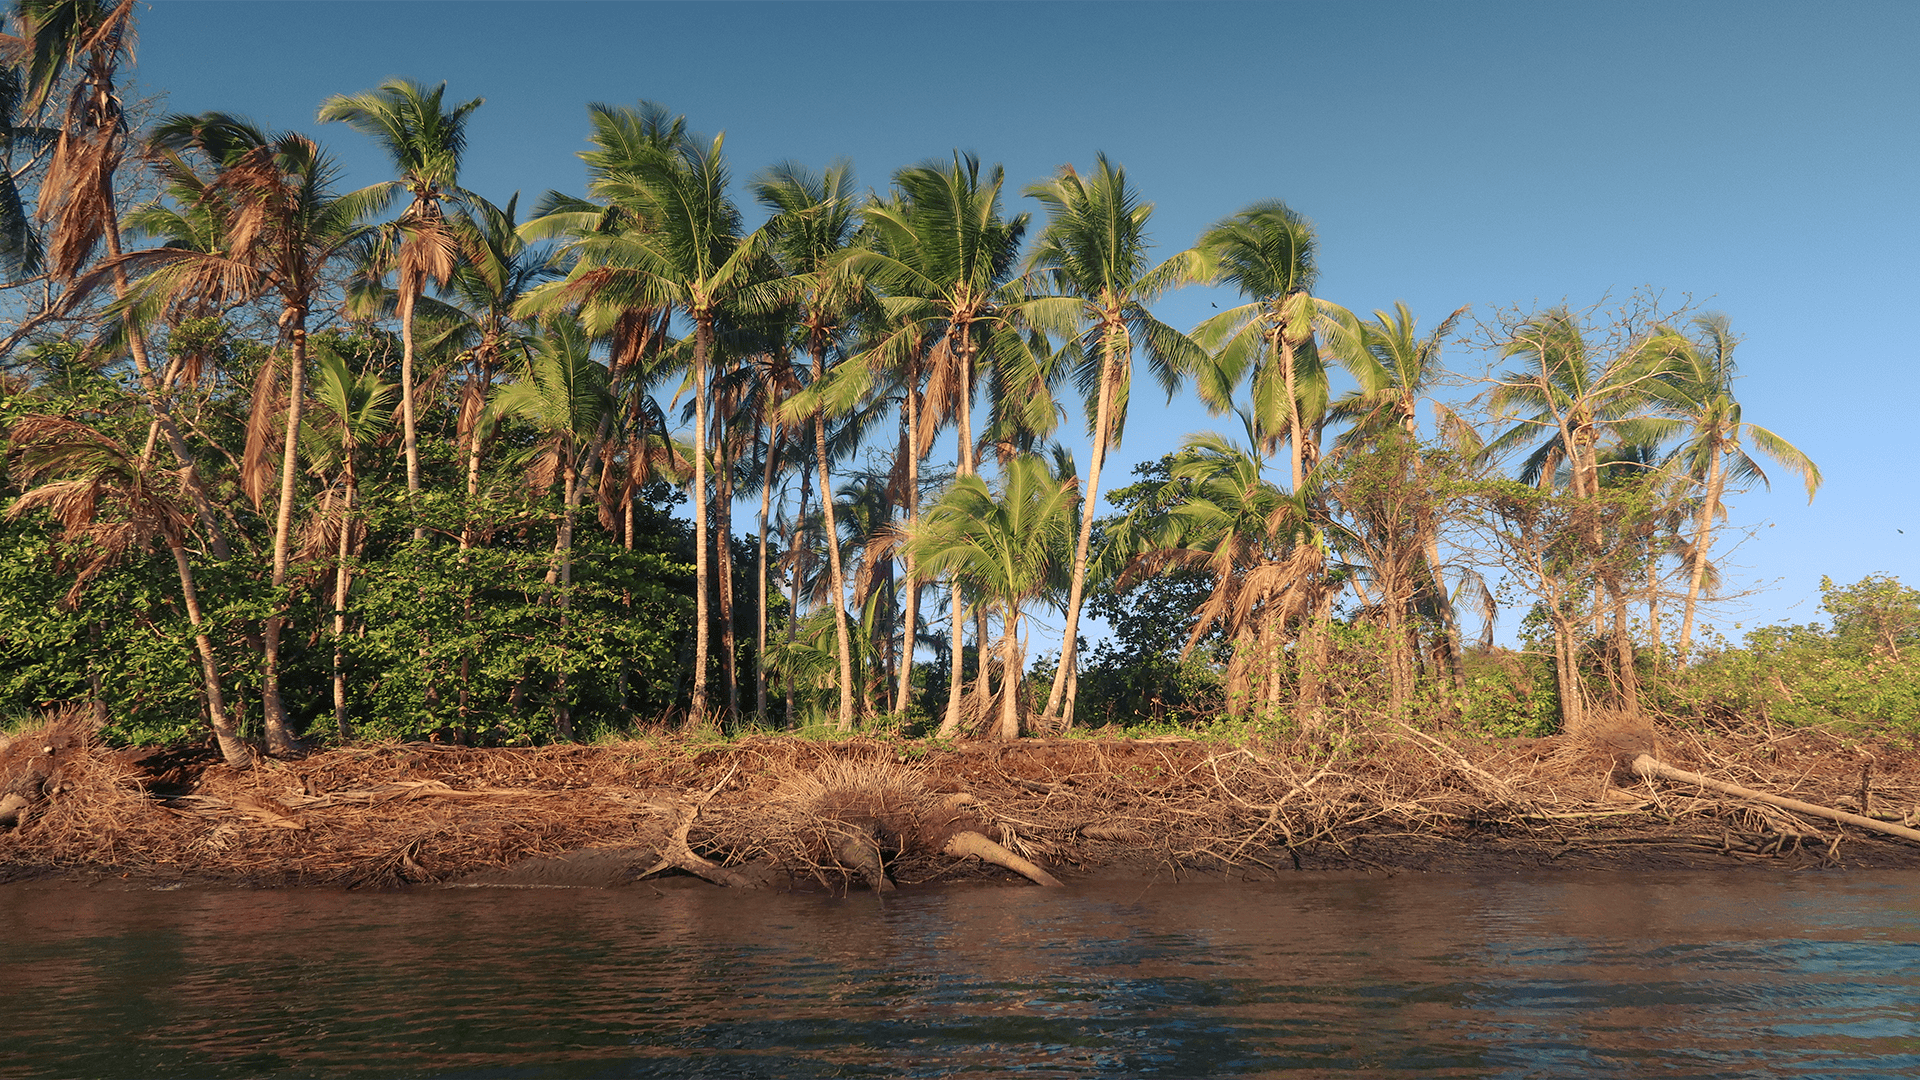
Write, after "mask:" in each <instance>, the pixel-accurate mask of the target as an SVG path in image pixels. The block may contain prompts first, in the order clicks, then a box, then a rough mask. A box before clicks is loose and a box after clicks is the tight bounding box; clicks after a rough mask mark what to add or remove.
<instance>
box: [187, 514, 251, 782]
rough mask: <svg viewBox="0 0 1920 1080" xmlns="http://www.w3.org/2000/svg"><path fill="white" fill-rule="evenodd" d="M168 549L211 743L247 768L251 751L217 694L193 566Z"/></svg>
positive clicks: (223, 755) (214, 662)
mask: <svg viewBox="0 0 1920 1080" xmlns="http://www.w3.org/2000/svg"><path fill="white" fill-rule="evenodd" d="M167 547H168V549H169V550H171V551H172V552H173V566H174V569H175V570H176V571H178V572H179V575H180V596H181V599H182V600H184V601H185V603H186V607H187V622H188V623H189V624H190V625H191V626H192V627H193V647H194V650H195V651H196V652H198V653H199V655H200V676H201V679H202V681H203V682H204V683H205V685H206V689H207V718H208V721H209V722H210V723H211V724H212V726H213V738H214V741H215V742H217V743H219V744H220V756H221V758H222V759H224V760H225V761H226V763H227V764H228V765H231V766H233V767H234V768H236V769H244V768H247V767H248V766H250V765H252V764H253V761H254V754H253V747H251V746H249V745H247V741H246V740H245V739H242V738H241V737H240V732H239V731H238V730H236V729H235V727H234V724H233V719H232V718H231V717H230V716H228V715H227V702H226V698H225V697H224V696H223V695H222V694H221V692H220V662H219V660H218V659H217V658H215V656H214V655H213V642H212V641H211V640H209V639H208V637H207V631H206V628H205V617H204V616H203V615H202V614H201V611H200V592H199V590H198V589H196V588H194V584H193V563H192V562H191V561H189V560H188V558H187V549H186V548H185V547H183V546H181V545H180V544H179V542H177V541H174V542H170V543H168V545H167Z"/></svg>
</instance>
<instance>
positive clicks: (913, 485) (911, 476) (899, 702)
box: [893, 361, 920, 714]
mask: <svg viewBox="0 0 1920 1080" xmlns="http://www.w3.org/2000/svg"><path fill="white" fill-rule="evenodd" d="M919 370H920V369H919V364H917V363H915V362H912V361H909V362H908V364H907V446H906V452H907V505H906V511H907V529H908V531H909V532H911V531H912V529H913V527H914V525H915V524H916V523H918V522H919V520H920V391H919V382H920V378H919ZM902 578H903V580H904V581H905V582H906V595H905V596H903V597H901V608H902V611H901V620H900V622H901V628H900V691H899V694H898V695H897V696H896V697H895V698H894V707H893V711H894V712H897V713H903V714H904V713H905V712H906V711H907V706H909V705H911V704H913V650H914V632H915V631H916V630H917V629H918V628H919V627H918V625H917V624H918V623H919V621H920V579H919V578H917V577H915V576H914V571H913V558H912V557H911V556H908V557H907V559H906V566H905V572H904V574H903V575H902Z"/></svg>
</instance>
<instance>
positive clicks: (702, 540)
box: [687, 313, 713, 724]
mask: <svg viewBox="0 0 1920 1080" xmlns="http://www.w3.org/2000/svg"><path fill="white" fill-rule="evenodd" d="M712 344H713V316H712V315H710V314H705V313H702V314H699V315H696V316H695V318H694V329H693V597H694V599H693V608H694V615H693V700H692V703H691V705H689V707H688V710H687V722H688V723H689V724H701V723H704V722H706V719H707V573H708V567H707V350H708V349H709V348H710V347H711V346H712Z"/></svg>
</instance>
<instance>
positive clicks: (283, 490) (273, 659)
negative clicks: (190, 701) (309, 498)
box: [261, 307, 307, 755]
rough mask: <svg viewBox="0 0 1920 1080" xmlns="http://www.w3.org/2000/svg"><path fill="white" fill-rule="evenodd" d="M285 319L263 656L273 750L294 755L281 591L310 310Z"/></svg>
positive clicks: (296, 742) (294, 311)
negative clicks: (283, 403) (282, 430)
mask: <svg viewBox="0 0 1920 1080" xmlns="http://www.w3.org/2000/svg"><path fill="white" fill-rule="evenodd" d="M286 314H287V318H286V321H287V322H290V323H291V324H292V329H291V333H290V336H291V337H292V339H293V350H292V354H293V360H292V368H293V372H292V378H291V379H290V380H289V389H288V397H287V431H286V446H285V448H284V450H283V451H282V453H281V456H280V506H279V509H278V510H277V511H276V513H275V514H274V522H273V578H272V585H273V589H274V592H275V594H276V595H275V596H274V600H273V604H274V608H273V612H272V613H271V614H269V615H268V616H267V619H266V626H265V628H264V629H265V633H264V635H263V636H264V639H265V640H264V653H265V655H264V656H263V658H262V660H261V666H262V668H263V671H262V679H261V700H262V705H263V708H264V712H265V719H266V729H267V752H268V753H269V754H275V755H279V754H292V753H296V752H298V751H299V749H300V743H299V740H298V739H296V738H294V735H293V725H292V724H291V723H289V722H288V720H287V707H286V702H285V700H284V698H283V697H282V696H281V693H280V636H281V632H282V631H283V630H284V629H285V628H286V623H287V609H288V606H289V605H288V601H287V599H286V598H285V597H282V596H279V595H278V593H279V592H280V590H281V589H283V588H285V587H286V583H287V564H288V561H289V557H290V556H291V554H292V550H291V541H292V538H293V497H294V481H295V479H296V478H297V476H298V467H299V453H298V451H299V444H300V414H301V410H302V407H303V406H304V404H305V398H306V392H307V329H306V312H305V311H303V310H301V309H300V308H291V307H290V308H288V309H287V313H286Z"/></svg>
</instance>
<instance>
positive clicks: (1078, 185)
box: [1023, 154, 1205, 723]
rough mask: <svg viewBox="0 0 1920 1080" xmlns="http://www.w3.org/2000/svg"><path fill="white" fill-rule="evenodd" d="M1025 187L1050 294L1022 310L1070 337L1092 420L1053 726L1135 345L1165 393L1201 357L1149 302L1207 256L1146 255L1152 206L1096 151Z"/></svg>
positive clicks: (1035, 257) (1039, 267) (1049, 718)
mask: <svg viewBox="0 0 1920 1080" xmlns="http://www.w3.org/2000/svg"><path fill="white" fill-rule="evenodd" d="M1026 193H1027V195H1028V196H1029V197H1031V198H1035V199H1038V200H1039V201H1040V202H1041V204H1042V205H1044V206H1045V207H1046V208H1047V225H1046V228H1045V229H1044V230H1043V231H1042V232H1041V234H1040V240H1039V243H1038V244H1037V245H1036V246H1035V248H1034V250H1033V252H1032V253H1031V254H1030V255H1029V256H1028V257H1027V271H1028V273H1029V274H1030V275H1031V276H1033V277H1034V278H1035V279H1036V280H1038V281H1039V282H1041V283H1042V284H1043V286H1044V287H1045V288H1046V289H1047V290H1048V291H1049V292H1050V293H1051V294H1052V296H1053V299H1051V300H1036V301H1032V302H1029V303H1028V304H1026V305H1025V306H1024V309H1023V310H1024V314H1025V316H1026V318H1027V319H1028V320H1029V321H1030V322H1032V323H1033V324H1034V325H1035V326H1038V327H1040V328H1041V329H1044V330H1047V331H1049V332H1053V333H1057V334H1059V335H1060V336H1062V337H1066V338H1068V339H1070V341H1069V345H1068V349H1069V351H1070V352H1071V353H1072V354H1073V355H1074V356H1075V357H1077V358H1079V359H1080V360H1081V361H1082V363H1081V368H1080V384H1081V389H1082V390H1084V391H1086V392H1087V397H1088V412H1089V413H1090V414H1091V415H1092V417H1093V452H1092V454H1091V456H1090V458H1089V460H1088V463H1087V479H1086V488H1085V490H1084V491H1083V492H1082V493H1081V496H1082V499H1083V501H1084V502H1083V506H1082V509H1081V515H1080V538H1079V541H1078V544H1077V545H1076V547H1075V549H1074V557H1073V579H1072V585H1071V586H1070V587H1069V590H1068V594H1067V612H1066V615H1067V617H1066V627H1065V629H1064V630H1063V632H1062V638H1061V646H1060V668H1059V670H1058V671H1057V672H1056V673H1055V675H1054V680H1053V689H1052V691H1051V692H1050V693H1049V694H1048V695H1047V708H1046V714H1045V719H1046V722H1048V723H1052V722H1053V719H1054V718H1055V717H1056V716H1058V715H1059V713H1060V707H1061V700H1062V695H1063V694H1064V693H1065V690H1066V685H1067V681H1068V679H1067V672H1068V670H1069V669H1070V668H1071V667H1072V666H1073V665H1074V664H1075V663H1076V662H1077V658H1076V656H1075V652H1076V638H1077V636H1078V633H1079V627H1080V605H1081V600H1082V593H1083V592H1084V590H1085V588H1086V579H1087V560H1088V556H1089V551H1090V549H1091V546H1092V542H1093V519H1094V516H1095V515H1094V506H1095V500H1097V499H1098V498H1099V495H1100V470H1101V467H1102V466H1103V465H1105V464H1106V460H1107V449H1108V448H1109V447H1110V446H1112V445H1113V444H1114V443H1116V442H1118V440H1119V435H1120V431H1121V429H1122V427H1123V426H1124V423H1125V417H1126V411H1127V398H1128V395H1129V393H1130V392H1131V389H1132V373H1133V354H1134V351H1135V350H1136V349H1138V350H1139V351H1140V352H1141V354H1142V355H1143V356H1144V357H1145V358H1146V360H1147V364H1148V367H1149V368H1150V370H1152V372H1153V374H1154V376H1155V377H1156V379H1157V380H1158V382H1159V383H1160V385H1161V387H1162V388H1163V389H1165V390H1166V391H1167V395H1168V397H1169V398H1171V397H1172V395H1173V391H1174V389H1175V388H1176V387H1177V386H1178V385H1179V381H1180V378H1181V376H1182V375H1183V374H1184V373H1185V372H1188V371H1191V370H1193V369H1195V368H1196V367H1198V366H1199V364H1200V362H1201V361H1202V360H1203V359H1204V356H1205V353H1204V352H1203V351H1202V349H1201V348H1200V346H1199V345H1197V344H1196V343H1195V342H1194V341H1193V340H1192V339H1191V338H1189V337H1187V335H1185V334H1182V333H1180V332H1179V331H1178V330H1175V329H1173V328H1172V327H1170V326H1168V325H1167V324H1165V323H1163V322H1161V321H1160V320H1159V319H1156V318H1154V316H1153V314H1152V312H1150V311H1148V310H1147V305H1148V304H1149V303H1152V302H1153V301H1154V300H1155V299H1158V298H1159V297H1160V296H1162V295H1163V294H1165V293H1166V292H1167V291H1168V290H1170V289H1173V288H1175V287H1177V286H1179V285H1183V284H1187V283H1189V282H1193V281H1198V280H1200V278H1201V274H1202V272H1203V263H1202V262H1201V261H1200V258H1199V255H1198V253H1197V252H1195V251H1192V250H1188V251H1183V252H1180V253H1179V254H1177V255H1174V256H1173V257H1171V258H1169V259H1167V260H1166V261H1165V262H1162V263H1160V264H1159V265H1157V266H1155V265H1152V264H1150V263H1149V262H1148V259H1147V252H1148V250H1149V249H1150V244H1149V242H1148V239H1147V221H1148V219H1149V218H1151V217H1152V215H1153V204H1151V203H1143V202H1141V201H1140V196H1139V193H1138V192H1136V191H1134V190H1133V188H1132V187H1131V186H1130V185H1128V183H1127V174H1126V170H1124V169H1120V168H1117V167H1115V166H1114V165H1113V164H1112V163H1110V162H1109V161H1108V160H1107V158H1106V155H1105V154H1101V155H1099V157H1098V159H1097V161H1096V163H1095V166H1094V170H1093V174H1092V175H1091V176H1089V177H1086V178H1082V177H1081V176H1080V174H1079V173H1078V172H1077V171H1075V170H1074V168H1073V167H1072V166H1067V167H1066V168H1063V169H1062V170H1061V171H1060V173H1059V174H1058V175H1057V176H1055V177H1054V178H1053V179H1052V180H1050V181H1048V182H1046V183H1043V184H1035V185H1032V186H1030V187H1028V188H1027V192H1026Z"/></svg>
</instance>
